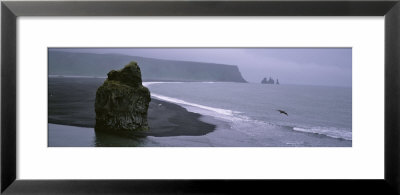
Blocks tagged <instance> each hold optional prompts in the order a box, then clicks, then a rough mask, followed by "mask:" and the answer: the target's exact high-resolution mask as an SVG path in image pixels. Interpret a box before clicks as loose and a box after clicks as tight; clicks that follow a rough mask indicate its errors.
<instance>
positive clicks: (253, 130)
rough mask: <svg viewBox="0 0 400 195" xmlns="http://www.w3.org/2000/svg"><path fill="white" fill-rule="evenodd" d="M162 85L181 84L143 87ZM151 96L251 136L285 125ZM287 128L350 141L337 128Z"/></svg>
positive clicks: (152, 94) (350, 134) (343, 131)
mask: <svg viewBox="0 0 400 195" xmlns="http://www.w3.org/2000/svg"><path fill="white" fill-rule="evenodd" d="M163 83H181V82H143V85H144V86H150V85H153V84H163ZM151 96H152V97H153V98H155V99H159V100H163V101H166V102H171V103H175V104H178V105H181V106H182V107H184V108H186V109H187V110H188V111H189V112H194V113H198V114H201V115H207V116H212V117H216V118H219V119H223V120H224V121H229V122H231V125H232V126H233V127H232V128H234V129H236V130H237V131H240V132H242V133H245V134H247V135H251V136H260V135H262V134H265V129H268V126H269V127H271V125H272V126H276V127H280V126H281V127H282V126H286V125H279V124H274V123H270V122H266V121H260V120H255V119H251V118H249V117H247V116H245V115H244V113H242V112H239V111H234V110H229V109H222V108H215V107H210V106H205V105H201V104H196V103H192V102H188V101H184V100H181V99H177V98H173V97H167V96H164V95H160V94H155V93H151ZM289 126H292V129H293V130H294V131H298V132H304V133H314V134H320V135H325V136H328V137H332V138H340V139H345V140H352V132H351V131H346V130H341V129H337V128H329V127H312V128H301V127H293V125H289ZM288 145H301V144H300V143H295V142H290V143H288Z"/></svg>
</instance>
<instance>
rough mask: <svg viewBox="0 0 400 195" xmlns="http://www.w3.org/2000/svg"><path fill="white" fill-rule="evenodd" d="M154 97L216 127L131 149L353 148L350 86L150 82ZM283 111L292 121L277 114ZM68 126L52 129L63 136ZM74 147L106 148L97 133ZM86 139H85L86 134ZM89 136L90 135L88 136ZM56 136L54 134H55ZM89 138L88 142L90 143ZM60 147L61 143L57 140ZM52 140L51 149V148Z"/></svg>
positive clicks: (140, 143) (147, 141)
mask: <svg viewBox="0 0 400 195" xmlns="http://www.w3.org/2000/svg"><path fill="white" fill-rule="evenodd" d="M144 85H146V86H147V87H148V88H149V89H150V91H151V94H152V98H156V99H160V100H164V101H168V102H171V103H175V104H178V105H181V106H183V107H184V108H186V109H187V110H188V111H190V112H195V113H199V114H201V115H202V116H203V117H201V120H203V121H205V122H209V123H213V124H216V125H217V129H216V130H215V131H214V132H211V133H209V134H206V135H204V136H174V137H152V136H148V137H147V138H145V139H142V140H140V141H135V142H132V141H129V140H128V139H123V138H116V140H114V141H115V142H124V143H126V144H127V145H126V146H129V145H131V146H171V147H175V146H184V147H190V146H194V147H198V146H200V147H202V146H206V147H207V146H217V147H218V146H221V147H293V146H298V147H314V146H317V147H351V146H352V89H351V88H345V87H326V86H302V85H263V84H256V83H221V82H215V83H214V82H183V83H179V82H171V83H165V82H163V83H161V82H146V83H144ZM278 109H280V110H284V111H286V112H287V113H288V116H286V115H284V114H280V113H279V112H278V111H277V110H278ZM66 127H68V126H63V125H54V124H49V128H51V129H53V130H54V131H53V132H50V133H55V134H59V132H61V131H62V129H64V128H66ZM68 128H70V129H71V130H70V132H72V131H74V132H77V134H78V133H79V132H80V131H86V132H88V136H83V137H82V136H80V137H81V138H80V139H81V140H76V141H79V142H80V143H70V144H72V145H74V146H101V140H100V139H99V136H97V138H96V136H95V135H94V131H93V128H81V127H68ZM81 135H82V134H81ZM85 135H86V134H85ZM50 137H51V135H50ZM84 137H87V139H85V138H84ZM53 141H54V143H57V141H56V140H53ZM53 141H52V140H49V146H52V145H53V144H52V142H53Z"/></svg>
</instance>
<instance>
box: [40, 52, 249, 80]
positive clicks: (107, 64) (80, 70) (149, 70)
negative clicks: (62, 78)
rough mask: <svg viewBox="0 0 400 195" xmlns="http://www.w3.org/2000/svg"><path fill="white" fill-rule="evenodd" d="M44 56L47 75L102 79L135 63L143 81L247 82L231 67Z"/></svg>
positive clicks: (81, 55)
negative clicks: (109, 73)
mask: <svg viewBox="0 0 400 195" xmlns="http://www.w3.org/2000/svg"><path fill="white" fill-rule="evenodd" d="M48 56H49V75H66V76H69V75H71V76H91V77H104V76H105V75H107V73H108V71H109V70H111V69H119V67H120V66H121V65H124V64H128V63H129V62H130V61H136V62H137V63H138V64H140V68H141V71H142V79H143V81H181V82H203V81H210V82H241V83H246V82H247V81H246V80H245V79H244V78H243V76H242V74H241V73H240V71H239V68H238V67H237V66H235V65H227V64H215V63H204V62H192V61H177V60H163V59H155V58H145V57H139V56H129V55H121V54H93V53H73V52H63V51H49V55H48Z"/></svg>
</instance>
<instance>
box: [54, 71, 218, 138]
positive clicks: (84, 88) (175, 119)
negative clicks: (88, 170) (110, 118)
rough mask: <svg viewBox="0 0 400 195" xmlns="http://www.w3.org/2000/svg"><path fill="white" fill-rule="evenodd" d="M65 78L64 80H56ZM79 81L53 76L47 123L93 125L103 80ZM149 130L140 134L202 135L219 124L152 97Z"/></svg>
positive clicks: (91, 126)
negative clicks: (97, 96) (98, 91)
mask: <svg viewBox="0 0 400 195" xmlns="http://www.w3.org/2000/svg"><path fill="white" fill-rule="evenodd" d="M60 80H63V81H62V82H57V81H60ZM91 80H92V81H91V82H77V81H75V80H74V79H67V78H66V79H53V80H52V81H53V82H49V95H48V98H49V99H48V123H49V124H59V125H68V126H76V127H89V128H94V125H95V112H94V101H95V94H96V90H97V88H98V87H99V86H100V85H101V84H102V82H103V79H100V78H99V79H91ZM147 118H148V123H149V127H150V129H149V131H146V132H143V133H142V132H140V133H138V136H154V137H168V136H201V135H206V134H208V133H210V132H213V131H214V130H215V129H216V124H211V123H208V122H205V120H202V118H203V116H202V115H200V114H197V113H193V112H189V111H187V110H186V109H185V108H184V107H182V106H180V105H177V104H173V103H170V102H166V101H161V100H158V99H154V98H152V99H151V102H150V104H149V110H148V114H147Z"/></svg>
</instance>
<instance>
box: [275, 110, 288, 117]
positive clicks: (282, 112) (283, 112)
mask: <svg viewBox="0 0 400 195" xmlns="http://www.w3.org/2000/svg"><path fill="white" fill-rule="evenodd" d="M276 111H278V112H280V113H281V114H286V116H289V115H288V114H287V113H286V112H285V111H283V110H276Z"/></svg>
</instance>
